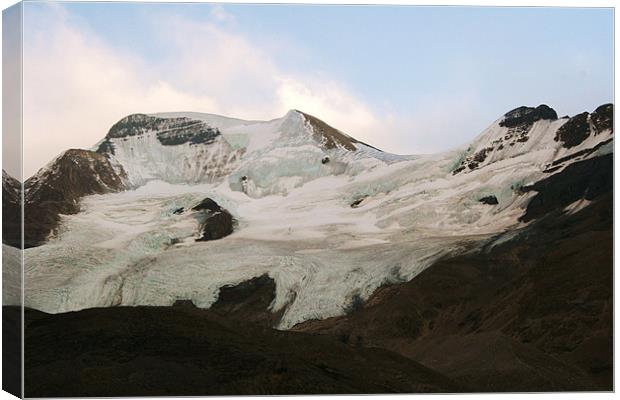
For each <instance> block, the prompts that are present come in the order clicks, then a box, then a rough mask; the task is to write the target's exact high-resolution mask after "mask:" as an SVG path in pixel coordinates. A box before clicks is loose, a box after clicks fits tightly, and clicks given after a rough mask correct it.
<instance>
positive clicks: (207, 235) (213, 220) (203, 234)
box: [192, 197, 234, 242]
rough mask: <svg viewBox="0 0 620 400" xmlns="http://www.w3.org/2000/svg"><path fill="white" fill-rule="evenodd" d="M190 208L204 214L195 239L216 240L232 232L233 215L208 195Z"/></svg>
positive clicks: (202, 240)
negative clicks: (197, 236)
mask: <svg viewBox="0 0 620 400" xmlns="http://www.w3.org/2000/svg"><path fill="white" fill-rule="evenodd" d="M192 210H194V211H201V212H203V213H204V214H205V218H204V222H203V223H202V224H201V226H200V237H199V238H198V239H196V241H199V242H205V241H208V240H217V239H221V238H223V237H226V236H228V235H230V234H231V233H233V230H234V218H233V216H232V215H231V214H230V213H229V212H228V210H226V209H224V208H222V207H220V205H219V204H217V203H216V202H215V201H214V200H213V199H210V198H208V197H207V198H205V199H203V200H202V201H201V202H200V203H199V204H198V205H196V206H195V207H193V208H192Z"/></svg>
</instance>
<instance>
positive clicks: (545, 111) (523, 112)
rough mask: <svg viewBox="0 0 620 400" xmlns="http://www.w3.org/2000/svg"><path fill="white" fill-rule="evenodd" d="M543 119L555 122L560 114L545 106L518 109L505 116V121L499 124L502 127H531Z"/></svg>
mask: <svg viewBox="0 0 620 400" xmlns="http://www.w3.org/2000/svg"><path fill="white" fill-rule="evenodd" d="M541 119H549V120H555V119H558V114H557V113H556V112H555V110H554V109H553V108H551V107H549V106H547V105H545V104H541V105H539V106H538V107H536V108H534V107H526V106H522V107H518V108H515V109H514V110H512V111H509V112H507V113H506V114H505V115H504V119H503V120H502V121H501V122H500V123H499V125H500V126H505V127H508V128H514V127H517V126H520V125H521V126H522V125H527V126H531V125H532V124H533V123H534V122H536V121H538V120H541Z"/></svg>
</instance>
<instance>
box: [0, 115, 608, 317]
mask: <svg viewBox="0 0 620 400" xmlns="http://www.w3.org/2000/svg"><path fill="white" fill-rule="evenodd" d="M158 116H159V117H179V116H187V117H191V118H195V119H199V120H201V121H205V122H207V123H208V124H210V125H211V126H215V127H217V128H218V129H219V130H220V131H221V133H222V135H221V136H220V137H219V138H218V139H217V140H216V141H215V142H214V143H212V144H210V145H208V146H204V147H202V146H195V145H194V146H192V145H190V144H183V145H178V146H162V145H161V144H160V143H158V142H157V139H156V137H155V133H154V132H151V133H146V134H144V135H142V136H134V137H129V138H118V139H113V143H114V145H115V149H116V152H115V154H114V161H115V162H117V163H118V164H120V165H122V166H123V168H124V169H125V171H126V172H127V174H128V179H129V181H130V183H131V185H132V187H135V189H134V190H129V191H125V192H121V193H113V194H105V195H94V196H88V197H86V198H84V199H83V200H82V203H81V209H82V211H81V212H80V213H78V214H76V215H69V216H63V222H62V226H61V229H60V232H59V234H58V235H56V236H55V237H52V238H50V240H49V242H48V243H47V244H45V245H43V246H40V247H34V248H30V249H27V250H25V255H24V257H25V288H26V295H25V296H26V306H27V307H33V308H36V309H39V310H43V311H46V312H51V313H58V312H66V311H73V310H79V309H83V308H89V307H101V306H116V305H171V304H173V303H174V302H175V301H176V300H178V299H190V300H192V301H193V302H194V304H195V305H197V306H199V307H209V306H210V305H211V304H212V303H213V302H214V301H215V300H216V299H217V296H218V291H219V288H220V287H222V286H223V285H227V284H236V283H239V282H242V281H245V280H248V279H250V278H253V277H256V276H260V275H262V274H264V273H267V274H269V276H270V277H272V278H273V279H274V280H275V281H276V287H277V289H276V292H277V293H276V298H275V300H274V302H273V303H272V304H271V309H272V310H273V311H280V310H284V314H283V317H282V319H281V321H280V325H279V327H278V328H280V329H287V328H290V327H292V326H294V325H295V324H297V323H299V322H302V321H306V320H309V319H322V318H327V317H330V316H337V315H342V314H344V313H345V312H346V311H347V309H348V308H349V307H350V306H351V305H352V303H354V302H356V301H358V300H359V299H362V300H364V299H367V298H368V297H369V296H370V295H371V294H372V293H373V291H374V290H375V289H377V288H378V287H379V286H381V285H384V284H386V283H393V282H399V281H408V280H411V279H413V278H414V277H415V276H416V275H417V274H419V273H420V272H421V271H422V270H424V269H425V268H426V267H428V266H430V265H431V264H432V263H433V262H435V261H437V260H438V259H439V258H441V257H442V256H444V255H447V254H455V253H458V252H463V251H467V250H468V249H471V248H474V247H476V246H480V245H482V244H484V243H488V242H489V240H493V239H495V238H497V236H498V235H500V234H502V233H503V232H507V231H511V230H514V229H515V228H518V227H520V226H524V224H523V223H521V222H519V217H520V216H521V215H522V214H523V212H524V208H525V207H526V205H527V203H528V201H529V199H530V198H531V196H533V195H534V193H531V192H527V193H525V192H522V191H521V190H520V189H521V188H522V187H523V186H526V185H528V184H531V183H534V182H536V181H537V180H539V179H540V178H541V177H543V176H544V175H545V172H544V171H545V169H546V168H547V167H548V165H549V164H550V163H552V162H553V161H554V160H556V159H559V158H561V157H566V156H567V155H570V154H574V153H576V152H577V151H581V150H583V149H584V148H592V147H594V146H597V145H598V144H599V143H602V142H604V141H606V140H610V139H611V137H612V134H611V132H607V133H602V134H599V135H596V136H594V135H593V136H592V137H591V138H589V139H587V140H586V141H584V143H583V144H582V145H580V146H578V147H576V148H571V149H566V148H564V147H562V144H561V143H560V142H558V141H555V140H554V135H555V132H556V131H557V129H558V128H559V127H560V126H562V124H563V123H565V122H566V120H565V119H564V120H562V119H560V120H555V121H549V120H540V121H536V122H535V123H534V124H533V126H532V128H531V130H530V133H529V140H527V141H524V142H518V143H515V144H514V145H510V146H509V145H506V146H504V147H503V148H502V149H499V148H498V147H494V148H493V150H492V151H489V152H488V154H487V156H486V159H485V160H484V162H483V163H481V165H480V166H479V168H476V169H472V170H465V171H463V172H461V173H457V174H453V170H454V169H455V167H456V166H458V165H459V163H460V161H461V160H463V159H464V158H465V157H467V155H470V154H474V153H476V152H477V151H479V150H480V149H483V148H485V147H488V146H491V145H492V144H493V142H494V141H496V140H498V138H502V137H504V136H506V135H507V128H505V127H501V126H499V125H498V122H499V121H496V122H495V123H494V124H493V125H492V126H491V127H490V128H488V129H487V130H485V131H484V132H483V133H482V134H481V135H480V136H478V138H476V139H475V140H474V141H473V142H472V144H471V146H464V147H463V148H459V149H456V150H454V151H451V152H447V153H442V154H439V155H433V156H407V157H403V156H396V155H390V154H387V153H382V152H380V151H378V150H376V149H373V148H372V147H369V146H366V145H363V144H359V143H358V144H356V148H357V151H348V150H346V149H343V148H339V147H337V148H332V149H326V148H324V147H321V146H320V145H317V143H316V142H315V141H313V140H312V137H311V135H310V133H311V130H312V126H309V125H308V124H307V121H305V120H304V118H303V116H301V115H300V114H299V113H296V112H294V111H291V112H289V113H288V114H287V115H286V116H285V117H283V118H281V119H278V120H273V121H267V122H260V121H258V122H257V121H242V120H235V119H230V118H225V117H220V116H213V115H209V114H197V113H170V114H158ZM125 139H126V140H125ZM496 143H497V142H496ZM611 151H613V142H611V144H609V145H606V146H600V148H598V150H597V151H596V152H593V153H590V154H587V155H584V156H583V157H590V156H594V155H596V154H601V153H604V152H611ZM326 156H327V157H329V162H328V163H325V164H323V163H322V162H321V160H322V159H323V158H324V157H326ZM205 166H208V168H207V169H205ZM242 177H247V178H248V182H247V183H246V184H244V183H243V180H242ZM489 195H493V196H495V197H496V198H497V199H498V202H499V204H498V205H485V204H482V203H481V202H480V201H479V200H480V198H482V197H484V196H489ZM205 197H210V198H212V199H214V200H215V201H216V202H217V203H218V204H220V205H221V206H222V207H224V208H226V209H227V210H228V211H229V212H230V213H231V214H232V215H233V216H234V217H235V219H236V221H237V222H236V227H235V231H234V233H233V234H231V235H230V236H227V237H225V238H223V239H219V240H215V241H208V242H196V241H195V239H196V238H197V235H198V228H199V222H200V221H199V213H197V212H193V211H191V208H192V207H193V206H194V205H196V204H198V203H199V202H200V201H201V200H202V199H203V198H205ZM356 202H357V203H358V204H357V205H356V206H355V207H352V204H353V203H356ZM582 206H583V205H582V204H575V205H574V207H573V208H571V210H567V212H571V211H572V212H574V210H575V209H576V208H578V207H582ZM180 207H183V208H184V210H185V211H184V212H183V213H182V214H175V213H174V211H175V210H178V209H179V208H180ZM5 247H6V246H5ZM9 258H10V259H16V260H17V259H18V258H16V257H13V256H9ZM5 262H6V261H5ZM5 270H6V268H5ZM5 304H6V303H5Z"/></svg>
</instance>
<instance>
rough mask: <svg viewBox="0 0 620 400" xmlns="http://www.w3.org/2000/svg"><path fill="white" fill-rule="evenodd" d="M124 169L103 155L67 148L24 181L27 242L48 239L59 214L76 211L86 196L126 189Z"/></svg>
mask: <svg viewBox="0 0 620 400" xmlns="http://www.w3.org/2000/svg"><path fill="white" fill-rule="evenodd" d="M124 177H125V173H124V171H123V170H122V168H121V167H120V166H116V167H115V166H113V165H112V164H111V163H110V160H108V158H106V157H105V156H104V155H102V154H99V153H96V152H93V151H88V150H78V149H73V150H67V151H66V152H65V153H63V154H62V155H61V156H60V157H58V158H57V159H56V160H54V161H53V163H52V164H51V165H49V166H47V167H46V168H44V169H42V170H41V171H39V172H38V173H37V174H36V175H34V176H33V177H32V178H30V179H28V180H27V181H26V183H25V204H24V246H25V247H33V246H38V245H41V244H43V243H44V242H45V240H46V239H47V237H48V236H49V234H50V233H52V232H53V231H54V229H56V227H57V226H58V223H59V221H60V217H59V215H60V214H75V213H77V212H78V211H79V210H80V206H79V201H80V198H82V197H83V196H87V195H91V194H103V193H109V192H118V191H121V190H124V189H125V183H124Z"/></svg>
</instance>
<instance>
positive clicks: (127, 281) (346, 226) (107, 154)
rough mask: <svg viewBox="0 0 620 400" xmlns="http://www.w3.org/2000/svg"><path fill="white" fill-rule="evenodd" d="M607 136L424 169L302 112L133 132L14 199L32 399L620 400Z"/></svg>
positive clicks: (530, 119)
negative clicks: (548, 394)
mask: <svg viewBox="0 0 620 400" xmlns="http://www.w3.org/2000/svg"><path fill="white" fill-rule="evenodd" d="M613 114H614V107H613V105H612V104H605V105H601V106H600V107H598V108H596V109H595V110H593V111H592V112H583V113H581V114H578V115H575V116H572V117H569V116H565V117H558V115H557V113H556V111H555V110H553V109H552V108H551V107H549V106H547V105H539V106H537V107H526V106H524V107H519V108H516V109H514V110H512V111H509V112H508V113H506V114H505V115H503V116H501V117H500V118H499V119H498V120H496V121H495V122H493V123H492V124H491V125H490V126H489V127H488V128H487V129H485V130H484V131H483V132H481V133H480V134H479V135H478V136H477V137H475V138H474V139H473V140H472V141H471V142H470V143H469V144H467V145H465V146H462V147H459V148H456V149H454V150H451V151H447V152H443V153H440V154H435V155H410V156H403V155H396V154H391V153H388V152H384V151H381V150H379V149H377V148H375V147H373V146H370V145H368V144H365V143H363V142H362V141H359V140H357V139H355V138H354V137H352V136H349V135H348V134H346V133H344V132H342V131H340V130H338V129H336V128H334V127H332V126H330V125H329V124H327V123H326V122H323V121H321V120H320V119H318V118H317V117H315V116H312V115H309V114H306V113H304V112H301V111H298V110H291V111H289V112H288V113H287V114H286V115H284V116H283V117H281V118H278V119H273V120H269V121H246V120H240V119H235V118H228V117H223V116H218V115H212V114H202V113H190V112H183V113H160V114H153V115H146V114H133V115H129V116H127V117H125V118H123V119H121V120H120V121H118V122H117V123H116V124H114V125H113V126H112V127H111V128H110V130H109V131H108V133H107V134H106V135H105V137H103V138H102V140H101V141H100V142H99V143H98V144H97V145H96V146H95V147H94V148H93V149H91V150H77V149H72V150H68V151H66V152H64V153H63V154H61V155H60V156H58V157H57V158H56V159H54V160H53V161H52V162H50V163H49V164H48V165H47V166H46V167H44V168H42V169H41V170H40V171H38V172H37V173H36V174H35V175H34V176H32V177H31V178H29V179H28V180H26V182H24V184H23V187H24V195H23V198H24V205H23V209H24V215H23V219H24V222H25V226H24V232H23V233H24V243H23V245H24V247H25V248H26V250H25V255H26V256H27V257H26V260H27V262H28V263H29V264H28V268H29V270H28V275H27V281H26V283H25V287H26V288H25V303H26V304H25V305H26V312H25V314H24V318H25V324H26V327H25V338H24V340H25V343H26V354H25V366H26V368H25V374H26V381H27V382H28V381H29V382H30V383H29V384H27V385H26V387H27V388H28V389H27V392H26V395H27V396H33V397H45V396H115V395H126V396H133V395H164V394H175V395H209V394H212V395H215V394H248V395H249V394H308V393H392V392H400V393H402V392H467V391H475V392H482V391H558V390H576V391H580V390H587V391H597V390H612V389H613V330H612V327H613V301H612V298H613V279H612V277H613V157H614V155H613V153H614V139H613V135H614V124H613V120H614V116H613ZM21 186H22V185H21V183H20V182H18V181H17V180H15V179H13V178H11V177H10V176H8V175H7V174H6V173H3V212H4V215H5V220H4V227H5V228H4V229H3V243H4V246H3V248H4V250H5V252H7V254H9V255H14V256H15V257H14V258H15V259H19V257H17V255H18V253H16V252H18V250H16V249H15V248H14V247H17V248H19V247H20V245H21V237H20V236H21V232H19V234H18V231H19V223H20V218H21V216H20V211H21V204H20V202H21V197H22V196H21V190H22V189H21ZM9 267H10V266H9ZM15 268H19V266H16V267H15ZM16 293H17V292H16ZM4 300H5V302H4V304H5V305H6V304H15V305H18V304H19V303H20V301H21V298H19V299H18V298H15V299H11V297H10V294H7V295H6V297H5V299H4ZM4 314H5V315H7V318H9V317H11V316H12V317H17V316H19V309H18V308H11V307H5V309H4ZM67 331H70V332H72V335H70V336H67V335H66V332H67ZM197 332H198V333H197ZM58 352H61V354H62V355H63V357H62V359H58V357H57V354H58ZM50 370H53V371H54V372H53V373H52V374H50V373H49V371H50ZM84 371H88V373H83V372H84ZM135 371H139V372H135ZM93 382H96V383H95V384H93ZM28 390H29V391H30V392H28Z"/></svg>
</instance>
